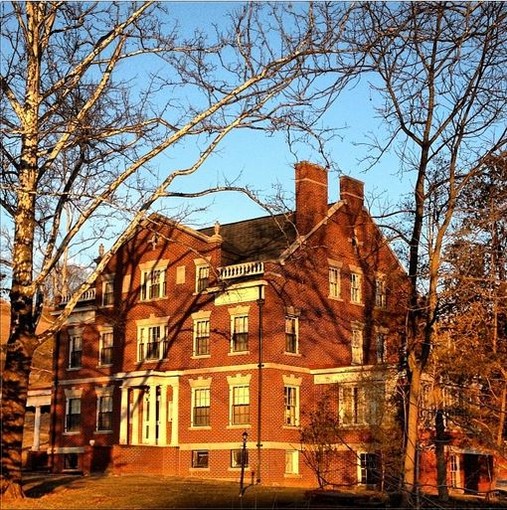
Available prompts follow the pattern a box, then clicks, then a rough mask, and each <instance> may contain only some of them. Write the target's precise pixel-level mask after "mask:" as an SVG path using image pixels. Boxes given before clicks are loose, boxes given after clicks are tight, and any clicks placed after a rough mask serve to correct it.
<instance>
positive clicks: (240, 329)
mask: <svg viewBox="0 0 507 510" xmlns="http://www.w3.org/2000/svg"><path fill="white" fill-rule="evenodd" d="M244 351H248V315H234V316H232V317H231V352H244Z"/></svg>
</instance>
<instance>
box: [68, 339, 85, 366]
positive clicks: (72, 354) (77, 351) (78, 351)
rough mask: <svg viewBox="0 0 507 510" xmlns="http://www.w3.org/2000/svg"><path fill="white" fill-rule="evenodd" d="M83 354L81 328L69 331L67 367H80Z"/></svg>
mask: <svg viewBox="0 0 507 510" xmlns="http://www.w3.org/2000/svg"><path fill="white" fill-rule="evenodd" d="M82 356H83V337H82V333H81V330H70V331H69V365H68V367H69V368H80V367H81V362H82Z"/></svg>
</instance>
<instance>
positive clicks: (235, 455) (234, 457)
mask: <svg viewBox="0 0 507 510" xmlns="http://www.w3.org/2000/svg"><path fill="white" fill-rule="evenodd" d="M243 455H244V457H243ZM243 458H244V464H243V465H244V466H245V467H248V450H246V449H245V450H243V448H241V449H238V450H231V468H240V467H241V465H242V463H241V460H242V459H243Z"/></svg>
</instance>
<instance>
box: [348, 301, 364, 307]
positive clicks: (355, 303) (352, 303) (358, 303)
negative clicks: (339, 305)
mask: <svg viewBox="0 0 507 510" xmlns="http://www.w3.org/2000/svg"><path fill="white" fill-rule="evenodd" d="M350 304H351V305H356V306H364V303H361V302H356V301H350Z"/></svg>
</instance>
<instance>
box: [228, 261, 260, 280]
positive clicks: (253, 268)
mask: <svg viewBox="0 0 507 510" xmlns="http://www.w3.org/2000/svg"><path fill="white" fill-rule="evenodd" d="M218 274H219V276H220V279H221V280H231V279H233V278H242V277H244V276H255V275H261V274H264V262H258V261H254V262H244V263H243V264H234V265H232V266H224V267H220V268H219V269H218Z"/></svg>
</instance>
